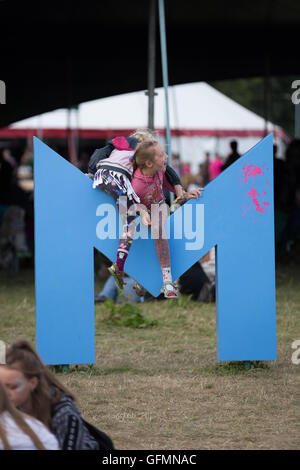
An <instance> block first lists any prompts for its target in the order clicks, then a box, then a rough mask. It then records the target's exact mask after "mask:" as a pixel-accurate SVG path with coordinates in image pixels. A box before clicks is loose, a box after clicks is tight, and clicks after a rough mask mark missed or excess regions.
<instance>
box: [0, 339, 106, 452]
mask: <svg viewBox="0 0 300 470" xmlns="http://www.w3.org/2000/svg"><path fill="white" fill-rule="evenodd" d="M0 382H2V384H3V385H4V387H5V388H6V391H7V393H8V395H9V397H10V399H11V401H12V402H13V404H14V405H15V407H16V408H17V409H18V410H19V411H21V412H24V413H27V414H28V415H30V416H32V417H34V418H36V419H38V420H39V421H41V422H42V423H43V424H44V425H45V426H46V427H47V428H48V429H49V430H50V431H51V432H52V433H53V434H54V435H55V436H56V438H57V440H58V443H59V447H60V448H61V449H62V450H110V449H113V443H112V441H111V439H110V438H109V437H108V436H107V435H106V434H105V433H103V432H102V431H100V430H98V429H97V428H95V427H94V426H93V425H91V424H90V423H88V422H87V421H85V420H84V419H83V418H82V416H81V414H80V412H79V410H78V408H77V406H76V404H75V397H74V395H73V394H72V393H71V392H70V391H69V390H68V389H67V388H66V387H65V386H64V385H63V384H62V383H61V382H60V381H59V380H58V379H56V377H55V376H54V374H52V373H51V372H50V371H49V370H48V368H47V367H46V366H45V365H44V364H43V363H42V361H41V360H40V358H39V356H38V355H37V353H36V352H35V351H34V349H33V348H32V346H31V345H30V344H29V343H28V342H27V341H17V342H15V343H14V344H12V345H11V347H10V348H9V349H8V351H7V354H6V364H5V365H0Z"/></svg>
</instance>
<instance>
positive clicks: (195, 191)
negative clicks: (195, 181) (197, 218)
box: [185, 188, 204, 201]
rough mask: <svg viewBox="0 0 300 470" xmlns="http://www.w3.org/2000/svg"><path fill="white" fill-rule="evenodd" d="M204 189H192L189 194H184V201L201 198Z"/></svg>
mask: <svg viewBox="0 0 300 470" xmlns="http://www.w3.org/2000/svg"><path fill="white" fill-rule="evenodd" d="M203 190H204V188H198V189H192V191H190V192H189V193H185V197H186V200H187V201H188V200H189V199H193V198H196V199H198V197H199V196H202V192H201V191H203Z"/></svg>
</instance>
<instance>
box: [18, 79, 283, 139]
mask: <svg viewBox="0 0 300 470" xmlns="http://www.w3.org/2000/svg"><path fill="white" fill-rule="evenodd" d="M156 93H157V96H156V97H155V108H154V109H155V116H154V125H155V128H157V129H159V128H165V125H166V118H165V95H164V89H163V88H158V89H156ZM169 106H170V123H171V128H172V129H182V130H200V129H207V130H249V131H251V130H259V131H262V130H263V129H264V126H265V123H264V119H263V118H262V117H260V116H258V115H257V114H255V113H253V112H252V111H249V110H248V109H246V108H244V107H243V106H241V105H240V104H238V103H236V102H235V101H233V100H232V99H230V98H228V97H227V96H225V95H223V94H222V93H220V92H219V91H218V90H216V89H215V88H213V87H212V86H210V85H208V84H207V83H205V82H197V83H189V84H184V85H176V86H172V87H169ZM76 114H77V117H76ZM147 119H148V97H147V96H146V95H145V91H138V92H134V93H127V94H123V95H117V96H112V97H109V98H102V99H98V100H93V101H89V102H86V103H82V104H80V106H79V111H78V113H76V111H72V112H71V116H70V127H71V128H72V127H73V128H79V129H135V128H139V127H147ZM67 127H68V111H67V110H66V109H58V110H56V111H52V112H49V113H45V114H42V115H40V116H35V117H32V118H29V119H25V120H22V121H19V122H17V123H15V124H13V125H11V126H10V128H11V129H28V128H35V129H51V128H52V129H66V128H67ZM274 129H279V127H278V126H274V125H273V124H271V123H268V130H269V131H273V130H274Z"/></svg>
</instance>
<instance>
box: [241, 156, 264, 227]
mask: <svg viewBox="0 0 300 470" xmlns="http://www.w3.org/2000/svg"><path fill="white" fill-rule="evenodd" d="M262 167H265V164H263V165H262ZM265 170H267V171H268V170H269V168H265ZM242 171H243V174H244V178H243V181H242V184H243V185H244V184H245V183H249V182H250V181H249V178H256V177H257V176H259V175H264V174H265V172H264V170H263V169H262V168H260V167H259V166H255V165H252V164H250V165H248V166H246V165H244V166H243V168H242ZM239 181H240V180H239ZM266 183H267V185H268V186H269V188H271V186H270V184H269V182H268V180H266ZM266 195H267V192H266V191H265V190H262V193H261V194H260V193H258V192H257V190H256V188H255V186H254V185H253V186H252V187H251V189H250V191H249V192H247V193H246V196H250V197H251V199H252V203H253V205H254V207H255V210H256V211H257V212H260V213H261V214H264V213H265V212H266V211H267V209H268V207H269V206H270V205H271V204H270V202H267V201H265V200H264V196H266ZM261 197H262V201H261V199H260V198H261ZM253 205H252V204H250V205H248V206H247V208H246V209H245V206H244V208H243V210H244V212H243V213H242V215H241V217H245V215H246V214H247V212H248V211H249V210H250V209H251V208H252V207H253ZM253 222H258V220H257V219H253Z"/></svg>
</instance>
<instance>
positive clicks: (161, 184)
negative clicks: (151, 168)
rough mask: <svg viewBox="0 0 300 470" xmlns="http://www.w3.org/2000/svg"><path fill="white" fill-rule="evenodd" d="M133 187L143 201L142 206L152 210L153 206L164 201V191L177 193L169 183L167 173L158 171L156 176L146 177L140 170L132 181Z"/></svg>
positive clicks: (135, 173) (134, 174)
mask: <svg viewBox="0 0 300 470" xmlns="http://www.w3.org/2000/svg"><path fill="white" fill-rule="evenodd" d="M131 184H132V187H133V189H134V191H135V192H136V194H137V195H138V196H139V198H140V200H141V204H144V206H146V207H147V209H149V210H151V204H155V203H158V202H160V201H161V200H162V199H164V194H163V189H168V190H169V191H172V192H173V193H174V192H175V190H174V188H173V186H171V185H170V183H169V182H168V180H167V178H166V175H165V173H163V172H162V171H158V172H156V173H155V175H154V176H145V175H143V173H142V172H141V170H140V169H139V168H138V169H137V170H136V171H135V172H134V173H133V177H132V180H131Z"/></svg>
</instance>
